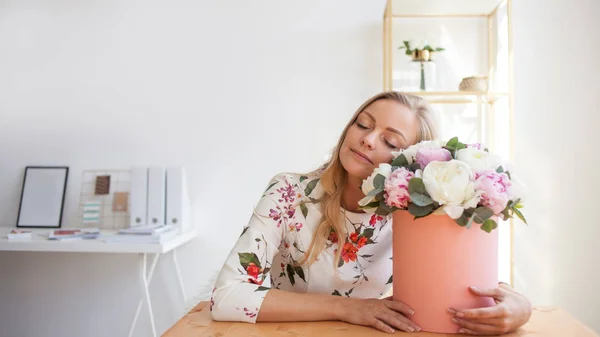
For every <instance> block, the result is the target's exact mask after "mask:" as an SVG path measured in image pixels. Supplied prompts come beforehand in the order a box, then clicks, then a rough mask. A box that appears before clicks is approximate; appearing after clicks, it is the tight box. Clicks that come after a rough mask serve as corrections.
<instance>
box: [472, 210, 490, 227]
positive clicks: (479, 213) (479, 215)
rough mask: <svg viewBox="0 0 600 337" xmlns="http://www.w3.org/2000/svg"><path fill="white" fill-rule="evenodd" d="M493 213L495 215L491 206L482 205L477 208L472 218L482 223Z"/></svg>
mask: <svg viewBox="0 0 600 337" xmlns="http://www.w3.org/2000/svg"><path fill="white" fill-rule="evenodd" d="M492 215H494V211H492V209H491V208H489V207H484V206H481V207H477V208H476V209H475V211H474V212H473V216H472V217H471V218H472V219H473V221H475V223H478V224H482V223H484V222H485V221H486V220H487V219H489V218H490V217H491V216H492Z"/></svg>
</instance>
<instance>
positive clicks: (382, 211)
mask: <svg viewBox="0 0 600 337" xmlns="http://www.w3.org/2000/svg"><path fill="white" fill-rule="evenodd" d="M390 213H392V209H391V208H390V206H388V205H387V204H386V203H385V202H382V203H380V204H379V207H377V209H376V210H375V214H377V215H381V216H384V215H388V214H390Z"/></svg>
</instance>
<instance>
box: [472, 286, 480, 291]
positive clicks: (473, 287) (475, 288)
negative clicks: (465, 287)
mask: <svg viewBox="0 0 600 337" xmlns="http://www.w3.org/2000/svg"><path fill="white" fill-rule="evenodd" d="M471 289H473V290H479V288H477V287H476V286H471Z"/></svg>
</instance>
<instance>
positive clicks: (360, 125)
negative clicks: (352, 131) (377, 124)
mask: <svg viewBox="0 0 600 337" xmlns="http://www.w3.org/2000/svg"><path fill="white" fill-rule="evenodd" d="M356 125H357V126H358V127H359V128H361V129H363V130H367V129H368V127H366V126H364V125H362V124H360V123H358V122H356Z"/></svg>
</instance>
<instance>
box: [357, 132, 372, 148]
mask: <svg viewBox="0 0 600 337" xmlns="http://www.w3.org/2000/svg"><path fill="white" fill-rule="evenodd" d="M360 144H361V145H362V146H364V147H366V148H368V149H370V150H372V149H374V148H375V133H374V132H369V133H368V134H366V135H365V136H364V137H363V138H362V139H361V140H360Z"/></svg>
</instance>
